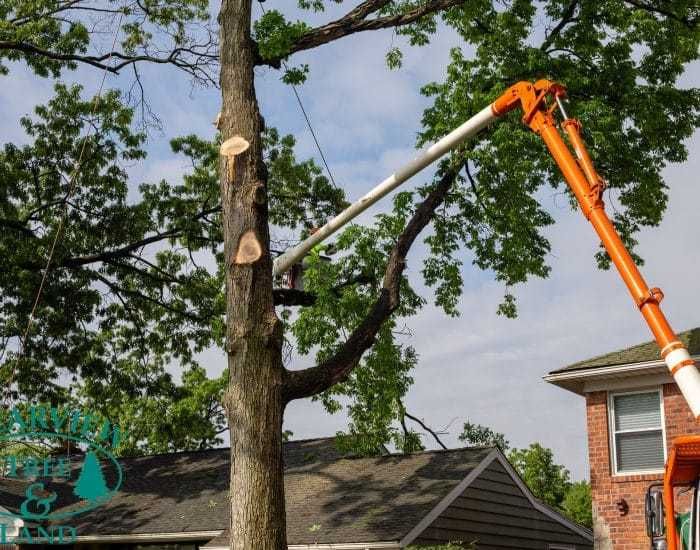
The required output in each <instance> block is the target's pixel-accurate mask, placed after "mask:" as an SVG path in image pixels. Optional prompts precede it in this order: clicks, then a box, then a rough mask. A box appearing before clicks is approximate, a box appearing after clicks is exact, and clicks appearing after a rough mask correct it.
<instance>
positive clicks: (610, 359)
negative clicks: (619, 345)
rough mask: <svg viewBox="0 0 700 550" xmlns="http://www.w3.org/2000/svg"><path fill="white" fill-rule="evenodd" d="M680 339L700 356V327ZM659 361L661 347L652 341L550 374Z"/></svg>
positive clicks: (683, 334) (693, 353)
mask: <svg viewBox="0 0 700 550" xmlns="http://www.w3.org/2000/svg"><path fill="white" fill-rule="evenodd" d="M678 338H679V340H681V341H682V342H683V343H684V344H685V345H686V346H687V347H688V351H689V352H690V355H700V327H696V328H693V329H690V330H686V331H685V332H681V333H680V334H678ZM657 360H660V357H659V347H658V346H657V344H656V342H655V341H650V342H645V343H643V344H638V345H636V346H632V347H630V348H625V349H621V350H618V351H613V352H611V353H606V354H605V355H600V356H598V357H593V358H592V359H585V360H584V361H579V362H578V363H574V364H572V365H568V366H566V367H563V368H560V369H557V370H554V371H552V372H550V373H549V374H550V375H551V374H559V373H563V372H572V371H583V370H586V369H593V368H600V367H612V366H616V365H629V364H634V363H645V362H648V361H657Z"/></svg>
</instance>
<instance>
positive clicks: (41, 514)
mask: <svg viewBox="0 0 700 550" xmlns="http://www.w3.org/2000/svg"><path fill="white" fill-rule="evenodd" d="M35 491H41V492H44V484H43V483H32V484H31V485H30V486H29V487H27V490H26V491H25V492H24V496H26V497H27V499H26V500H25V501H24V502H22V505H21V506H20V510H21V513H22V516H23V517H25V518H45V517H46V516H48V515H49V511H50V510H51V503H52V502H53V501H54V500H56V498H57V497H56V493H51V494H50V495H49V496H47V497H42V496H41V495H37V494H34V492H35ZM31 503H36V504H35V506H36V508H37V510H38V511H37V512H30V511H29V505H30V504H31Z"/></svg>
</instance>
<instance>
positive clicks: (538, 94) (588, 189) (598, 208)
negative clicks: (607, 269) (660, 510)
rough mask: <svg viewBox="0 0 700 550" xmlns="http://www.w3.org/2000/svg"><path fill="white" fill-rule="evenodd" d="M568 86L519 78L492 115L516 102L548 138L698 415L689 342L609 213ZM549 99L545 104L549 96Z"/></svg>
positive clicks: (698, 389)
mask: <svg viewBox="0 0 700 550" xmlns="http://www.w3.org/2000/svg"><path fill="white" fill-rule="evenodd" d="M564 97H566V89H565V88H564V86H562V85H561V84H557V83H556V82H552V81H549V80H539V81H537V82H535V83H534V84H532V83H530V82H518V83H517V84H515V85H513V86H511V87H510V88H508V90H506V92H505V93H504V94H503V95H501V97H499V98H498V99H497V100H496V101H495V102H494V103H493V104H492V106H491V108H492V109H493V111H494V114H496V115H498V116H501V115H503V114H505V113H507V112H509V111H511V110H513V109H515V108H516V107H521V108H522V110H523V113H524V114H523V122H524V123H525V124H526V125H527V126H529V127H530V128H531V129H532V130H533V131H534V132H536V133H537V134H538V135H539V136H540V137H541V138H542V139H543V140H544V142H545V144H546V145H547V148H548V149H549V152H550V153H551V154H552V157H554V160H555V161H556V163H557V165H558V166H559V168H560V170H561V171H562V174H563V175H564V178H565V179H566V181H567V183H568V184H569V187H570V188H571V190H572V191H573V193H574V195H575V196H576V200H577V201H578V203H579V205H580V207H581V210H582V211H583V214H584V215H585V216H586V219H588V221H589V222H591V225H593V228H594V229H595V231H596V233H597V234H598V236H599V237H600V240H601V241H602V243H603V246H604V247H605V250H606V251H607V252H608V254H609V256H610V259H611V260H612V262H613V263H614V264H615V267H616V268H617V270H618V271H619V273H620V275H621V276H622V280H623V281H624V282H625V285H627V288H628V290H629V292H630V294H631V295H632V299H633V300H634V302H635V304H636V305H637V307H638V308H639V310H640V312H641V313H642V316H643V317H644V320H645V321H646V323H647V325H649V328H650V329H651V332H652V334H653V335H654V338H655V339H656V342H657V343H658V345H659V348H660V349H661V356H662V357H663V359H664V361H665V362H666V365H667V366H668V368H669V370H670V372H671V375H672V376H673V378H674V380H675V381H676V384H678V387H679V388H680V390H681V392H682V393H683V396H684V397H685V400H686V401H687V402H688V405H689V406H690V409H691V410H692V412H693V415H694V416H695V418H696V420H697V419H698V418H699V417H700V373H698V370H697V368H696V366H695V362H694V361H693V360H692V359H691V357H690V354H689V353H688V350H687V349H686V347H685V345H684V344H683V343H682V342H681V341H680V340H678V337H677V336H676V334H675V332H674V331H673V329H672V328H671V325H670V324H669V323H668V321H667V320H666V317H665V315H664V314H663V312H662V311H661V307H660V305H659V303H660V302H661V300H662V299H663V297H664V295H663V292H661V290H660V289H658V288H652V289H650V288H649V287H648V286H647V284H646V282H645V281H644V277H642V274H641V273H640V272H639V269H637V266H636V265H635V263H634V260H633V259H632V256H630V253H629V252H628V250H627V248H626V247H625V245H624V243H623V242H622V239H621V238H620V236H619V234H618V233H617V231H616V229H615V227H614V225H613V223H612V221H610V218H609V217H608V215H607V214H606V213H605V205H604V203H603V190H604V188H605V183H604V181H603V179H602V178H601V177H600V176H599V175H598V173H597V172H596V170H595V168H594V166H593V162H592V161H591V157H590V155H589V154H588V151H587V150H586V146H585V144H584V142H583V139H582V137H581V123H580V122H579V121H578V120H575V119H572V118H568V117H567V115H566V111H565V110H564V108H563V105H562V103H561V99H562V98H564ZM548 99H549V100H550V104H549V105H548V104H547V100H548ZM557 107H559V108H560V110H561V112H562V115H563V117H564V121H563V123H562V125H561V126H562V127H563V128H564V130H565V131H566V134H567V136H568V138H569V142H570V144H571V147H572V148H573V150H574V152H575V154H576V157H574V155H573V154H572V153H571V150H570V149H569V146H568V145H567V143H566V142H565V140H564V138H563V137H562V135H561V134H560V133H559V130H558V129H557V122H556V120H555V118H554V115H553V111H554V110H555V109H556V108H557Z"/></svg>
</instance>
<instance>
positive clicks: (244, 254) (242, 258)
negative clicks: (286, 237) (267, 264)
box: [233, 231, 262, 264]
mask: <svg viewBox="0 0 700 550" xmlns="http://www.w3.org/2000/svg"><path fill="white" fill-rule="evenodd" d="M260 256H262V246H260V241H258V237H257V236H256V235H255V231H246V232H245V233H243V235H241V240H239V241H238V250H236V257H235V258H234V260H233V263H236V264H252V263H253V262H255V261H257V260H259V259H260Z"/></svg>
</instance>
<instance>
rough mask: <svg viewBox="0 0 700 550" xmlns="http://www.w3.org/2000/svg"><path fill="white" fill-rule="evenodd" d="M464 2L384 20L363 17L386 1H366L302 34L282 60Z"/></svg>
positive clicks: (441, 0)
mask: <svg viewBox="0 0 700 550" xmlns="http://www.w3.org/2000/svg"><path fill="white" fill-rule="evenodd" d="M466 1H467V0H430V1H428V2H425V3H424V4H422V5H420V6H417V7H415V8H412V9H409V10H408V11H406V12H404V13H400V14H396V15H387V16H384V17H375V18H373V19H367V17H368V16H369V15H371V14H373V13H375V12H377V11H378V10H379V9H381V8H383V7H384V6H386V5H387V4H389V0H366V1H365V2H362V3H361V4H360V5H359V6H357V7H356V8H355V9H353V10H352V11H350V12H348V13H347V14H345V15H344V16H343V17H341V18H340V19H336V20H335V21H331V22H330V23H327V24H325V25H322V26H320V27H316V28H314V29H311V30H310V31H309V32H307V33H305V34H304V35H302V36H301V37H300V38H299V39H298V40H297V41H296V42H295V43H294V44H292V45H291V47H290V48H289V51H288V52H287V54H286V55H285V56H284V57H285V58H286V57H288V56H290V55H292V54H294V53H297V52H300V51H304V50H310V49H312V48H316V47H318V46H321V45H323V44H328V43H329V42H333V41H335V40H338V39H340V38H343V37H345V36H349V35H351V34H355V33H358V32H363V31H373V30H378V29H389V28H394V27H403V26H405V25H410V24H411V23H415V22H416V21H419V20H420V19H422V18H423V17H427V16H429V15H432V14H434V13H437V12H440V11H443V10H446V9H449V8H452V7H454V6H459V5H460V4H465V3H466ZM281 62H282V58H275V59H262V58H260V59H258V60H257V62H256V64H257V65H269V66H271V67H276V68H278V67H279V66H280V64H281Z"/></svg>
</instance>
